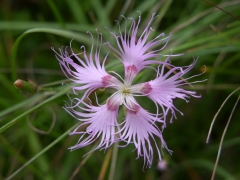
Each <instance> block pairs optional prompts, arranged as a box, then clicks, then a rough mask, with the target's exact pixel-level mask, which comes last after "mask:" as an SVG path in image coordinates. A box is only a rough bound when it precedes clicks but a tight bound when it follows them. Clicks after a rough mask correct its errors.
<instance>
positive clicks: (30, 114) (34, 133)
mask: <svg viewBox="0 0 240 180" xmlns="http://www.w3.org/2000/svg"><path fill="white" fill-rule="evenodd" d="M210 2H211V3H213V4H215V5H217V6H218V7H220V8H222V9H224V10H225V11H227V12H228V13H230V14H231V15H233V16H235V17H238V18H240V11H239V8H240V1H239V0H231V1H229V0H222V1H220V0H211V1H210ZM137 11H140V12H141V14H142V21H141V26H140V30H139V33H141V32H142V30H143V28H144V27H145V25H146V23H147V22H148V21H149V19H150V17H151V15H152V13H153V12H156V13H157V14H158V15H159V16H158V17H157V18H156V19H155V21H154V23H153V24H152V27H153V28H154V29H155V31H154V32H153V34H152V37H155V36H156V35H158V34H160V33H161V32H165V33H166V35H167V34H169V33H170V32H172V33H173V37H172V38H171V40H170V42H169V44H168V46H167V47H166V49H165V50H164V51H163V52H161V53H162V54H164V53H165V54H166V53H167V52H169V50H173V52H174V53H175V54H177V53H184V56H181V57H175V58H172V62H173V64H176V65H180V66H186V65H189V64H191V63H192V62H193V57H194V58H197V57H198V62H197V64H196V66H195V67H194V68H193V70H192V71H191V72H190V73H189V74H188V76H192V75H195V74H200V73H202V72H203V71H204V70H206V72H205V73H204V74H203V75H201V76H199V77H196V78H195V79H194V80H193V81H201V80H204V79H208V80H207V81H204V82H202V83H197V84H195V85H194V86H193V87H186V88H188V89H191V90H195V91H197V93H198V94H201V95H202V98H200V99H196V98H191V99H190V102H189V103H186V102H185V101H182V100H176V101H175V105H176V107H177V108H178V109H180V110H181V111H182V112H183V113H184V116H181V115H180V114H177V117H178V118H177V120H175V121H174V123H172V124H170V123H168V124H167V128H166V129H165V131H164V138H165V140H166V142H167V144H168V147H169V148H170V149H171V150H173V151H174V153H173V154H172V155H169V154H168V153H167V152H166V151H164V152H165V153H164V156H163V159H164V161H165V162H166V165H167V166H166V168H165V169H159V167H158V160H157V158H154V161H153V165H152V167H151V168H149V169H145V170H144V171H143V170H142V166H143V158H140V159H137V160H136V151H133V149H134V147H133V146H131V145H130V146H128V147H126V148H116V147H111V148H109V149H108V150H107V151H106V152H104V151H95V152H93V153H90V154H88V155H87V156H84V157H83V155H85V154H86V153H88V152H89V151H91V149H92V148H93V147H94V145H92V146H88V147H84V148H82V149H78V150H75V151H73V152H70V151H69V150H68V147H70V146H72V145H74V144H75V143H76V142H77V140H78V137H77V136H68V132H69V129H71V128H72V127H73V126H75V125H76V123H78V122H77V120H75V119H74V118H72V117H71V116H70V115H69V114H68V113H67V112H65V111H64V110H63V108H62V106H64V101H68V97H67V96H66V93H71V91H70V88H69V86H68V85H67V84H66V83H65V84H64V85H62V82H66V78H65V77H64V75H63V73H62V72H61V70H60V67H59V64H58V62H57V60H56V58H55V54H54V52H53V51H52V50H51V47H54V48H55V49H58V48H61V47H63V46H64V47H65V46H69V43H70V40H71V39H73V38H74V40H73V44H72V46H73V48H74V51H75V52H81V49H80V46H82V45H85V46H86V48H87V51H88V52H89V51H90V48H91V43H92V42H91V39H90V36H89V34H87V33H86V31H90V32H92V34H93V35H94V36H95V37H96V36H97V33H96V28H97V29H98V31H99V32H102V33H103V37H107V40H109V41H112V40H113V39H111V38H110V35H109V31H108V30H107V29H105V27H108V28H109V29H110V30H112V31H113V30H115V31H117V30H118V27H117V25H116V23H115V21H114V20H119V22H120V24H122V27H123V25H124V23H125V21H124V19H123V18H121V17H120V15H124V16H125V17H133V18H135V19H136V18H137V17H138V15H139V13H138V12H137ZM231 15H229V14H227V13H225V12H223V11H221V10H220V9H218V8H216V7H213V6H212V5H210V4H209V3H206V2H205V1H196V0H182V1H173V0H165V1H164V0H139V1H136V0H135V1H134V0H128V1H124V0H119V1H117V0H82V1H80V0H62V1H56V0H46V1H41V0H18V1H10V0H1V1H0V83H1V88H0V132H1V134H0V179H27V180H32V179H41V180H42V179H47V180H55V179H58V180H65V179H84V180H85V179H99V180H100V179H109V180H110V179H114V180H121V179H146V180H151V179H161V180H166V179H174V180H175V179H176V180H178V179H179V180H182V179H184V180H187V179H192V180H200V179H210V177H211V174H212V172H213V167H214V163H215V160H216V155H217V151H218V147H219V141H220V138H221V135H222V133H223V129H224V127H225V125H226V123H227V120H228V118H229V116H230V114H231V111H232V109H233V106H234V104H235V101H236V100H237V96H238V95H239V92H237V93H235V94H234V95H233V96H232V97H230V99H229V100H228V101H227V103H226V104H225V106H224V107H223V108H222V110H221V111H220V114H219V115H218V117H217V120H216V123H215V125H214V127H213V132H212V135H211V138H210V142H209V143H208V144H206V143H205V141H206V137H207V134H208V130H209V126H210V124H211V121H212V119H213V117H214V115H215V113H216V112H217V111H218V109H219V107H220V106H221V104H222V102H223V101H224V100H225V98H226V97H227V96H228V95H229V94H230V93H231V92H233V90H235V89H237V88H238V87H239V86H240V83H239V80H240V70H239V69H240V68H239V67H240V42H239V40H240V33H239V32H240V22H239V19H236V18H234V17H232V16H231ZM104 40H106V38H105V39H104ZM107 51H108V49H107V48H106V49H104V48H103V50H102V52H101V56H102V57H104V56H105V55H106V52H107ZM204 66H205V68H204ZM107 70H114V71H117V72H118V73H120V74H121V73H122V70H121V66H120V63H119V61H118V60H117V59H116V58H115V57H114V56H113V55H110V56H109V58H108V61H107ZM152 77H154V75H153V74H152V73H151V72H150V71H146V72H143V73H142V74H141V75H140V77H139V78H138V79H137V80H138V81H142V80H143V79H144V78H145V79H151V78H152ZM17 79H22V80H27V79H31V80H32V81H34V82H35V83H36V84H37V85H38V86H39V89H40V91H39V92H37V93H35V94H32V95H29V94H26V93H24V92H20V91H19V90H17V89H16V88H15V87H14V85H13V82H14V81H16V80H17ZM97 93H98V95H99V97H100V99H106V98H107V97H108V96H109V94H108V93H105V92H100V91H99V92H97ZM79 96H81V93H79ZM140 101H141V100H140ZM140 103H143V102H140ZM144 106H145V108H148V109H151V108H152V104H150V103H144ZM239 117H240V111H239V105H238V106H237V107H236V111H235V112H234V114H233V117H232V121H231V123H230V126H229V128H228V131H227V134H226V137H225V140H224V143H223V148H222V153H221V157H220V161H219V165H218V168H217V171H216V179H232V180H234V179H236V180H237V179H240V171H239V170H240V163H239V152H240V145H239V144H240V133H239V132H240V123H239ZM159 146H160V144H159ZM154 157H157V154H155V156H154Z"/></svg>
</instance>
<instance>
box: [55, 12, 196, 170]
mask: <svg viewBox="0 0 240 180" xmlns="http://www.w3.org/2000/svg"><path fill="white" fill-rule="evenodd" d="M154 18H155V14H153V15H152V18H151V19H150V21H149V23H148V24H147V26H146V27H145V29H144V31H143V32H142V34H141V35H140V37H139V38H137V32H138V27H139V23H140V20H141V16H139V19H138V22H137V23H136V21H135V20H134V19H132V18H130V20H131V22H132V24H131V27H130V31H128V30H127V29H126V27H125V32H124V33H123V34H122V33H121V32H120V35H119V36H117V35H116V34H115V33H112V32H111V34H112V35H113V36H114V37H115V40H116V43H117V47H118V49H116V48H114V47H113V46H112V45H110V43H107V44H108V45H109V46H110V48H111V49H112V50H113V51H114V52H115V53H117V55H118V57H119V59H120V61H121V62H122V63H123V65H124V72H125V77H124V78H122V77H121V76H120V75H119V74H117V73H116V72H114V71H112V73H113V74H114V75H110V74H108V73H107V72H106V71H105V68H104V65H105V61H106V59H107V56H105V58H104V60H103V63H100V59H99V53H100V48H101V46H102V43H100V45H99V47H97V48H96V52H95V56H94V57H93V46H94V45H92V48H91V51H90V54H89V56H87V55H86V52H85V48H84V52H83V56H84V60H82V59H81V58H80V57H78V55H79V54H75V53H74V52H73V50H72V48H71V47H70V50H71V53H70V55H69V53H68V52H67V50H66V49H65V50H63V49H60V54H58V53H57V52H56V51H54V52H55V53H56V57H57V59H58V61H59V63H60V66H61V68H62V70H63V72H64V74H65V75H66V77H68V78H69V79H70V80H72V81H73V82H75V83H76V86H73V87H72V89H73V91H74V92H75V91H76V90H85V93H84V95H83V97H81V98H80V99H79V98H73V99H70V103H67V104H66V106H65V107H64V109H65V110H66V111H67V112H68V113H70V114H71V115H72V116H73V117H74V118H76V119H77V120H79V121H82V124H81V125H79V127H77V128H76V129H75V130H74V131H73V132H72V133H70V134H71V135H76V134H80V139H79V141H78V142H77V144H76V145H75V146H73V147H71V148H70V149H72V150H74V149H78V148H81V147H84V146H87V145H89V144H91V143H93V142H95V141H96V140H98V146H97V147H96V148H95V149H107V148H108V147H109V146H111V145H112V144H113V143H115V142H116V141H122V142H123V143H124V145H125V146H127V145H128V144H134V146H135V149H136V151H137V157H141V156H143V158H144V167H150V166H151V165H152V161H153V156H154V151H153V147H152V143H151V141H153V143H154V144H155V146H156V149H157V153H158V159H159V160H161V150H160V148H159V145H158V142H161V148H165V149H166V150H167V151H168V152H169V153H172V151H171V150H169V149H168V147H167V145H166V143H165V141H164V139H163V134H162V132H163V130H164V128H165V127H166V123H167V122H166V118H167V115H168V113H169V112H171V113H172V115H173V116H174V117H175V118H176V115H175V111H179V110H178V109H177V108H176V107H175V106H174V104H173V99H176V98H179V99H183V100H186V101H187V98H189V96H193V97H199V96H196V95H195V94H196V93H195V92H193V91H186V90H184V89H182V88H181V86H182V85H185V84H191V83H189V82H187V80H189V79H190V78H192V77H195V76H192V77H190V78H187V79H183V75H185V74H186V73H187V72H189V71H190V70H191V69H192V68H193V66H194V65H195V63H196V61H194V62H193V64H191V65H190V66H187V67H175V66H173V65H172V64H170V61H169V59H170V57H172V56H174V55H172V54H170V55H165V57H167V58H166V59H165V60H164V61H159V60H156V58H157V57H159V56H161V55H160V54H158V52H159V51H161V50H162V49H163V48H164V47H165V46H166V45H167V43H168V41H169V39H170V37H171V34H170V35H169V36H168V37H166V38H163V39H159V38H160V37H162V36H164V33H162V34H160V35H159V36H157V37H156V38H154V39H153V40H150V41H148V37H149V34H150V32H151V31H152V28H151V27H150V25H151V23H152V21H153V19H154ZM119 29H120V28H119ZM91 36H92V35H91ZM162 43H163V45H162V47H161V48H160V49H157V50H151V48H153V47H154V46H155V45H159V44H160V45H161V44H162ZM175 56H178V55H175ZM152 64H156V65H158V66H159V67H158V70H157V69H154V68H153V67H151V68H153V69H154V70H155V71H154V72H157V73H156V78H155V79H153V80H150V81H148V82H142V83H139V84H135V85H132V83H133V79H134V78H135V77H136V76H137V75H138V73H139V72H140V71H141V70H142V69H144V68H148V67H150V65H152ZM167 65H168V66H169V67H171V69H170V70H168V72H165V69H166V68H165V67H166V66H167ZM115 75H116V76H115ZM119 79H120V80H119ZM99 88H104V89H107V88H113V89H114V90H115V92H114V93H113V94H112V95H111V96H110V97H108V98H107V99H106V103H105V104H103V105H99V104H98V102H97V104H98V105H96V106H94V105H92V104H91V102H90V103H86V102H84V101H83V98H85V97H87V96H88V95H89V94H90V93H91V92H93V91H94V90H96V89H99ZM134 96H146V97H148V98H150V99H151V100H152V101H153V102H154V103H155V105H156V107H157V112H156V113H150V112H149V111H148V110H145V109H144V108H142V107H141V105H140V104H139V103H138V102H137V101H136V99H135V98H134ZM159 106H160V110H159ZM120 107H122V108H123V109H125V110H126V111H125V112H126V116H125V118H124V119H123V120H120V119H118V117H117V116H118V111H119V108H120ZM179 112H180V111H179ZM82 126H87V127H86V130H85V131H80V130H79V129H80V127H81V128H82ZM159 126H161V128H159Z"/></svg>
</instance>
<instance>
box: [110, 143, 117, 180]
mask: <svg viewBox="0 0 240 180" xmlns="http://www.w3.org/2000/svg"><path fill="white" fill-rule="evenodd" d="M117 155H118V142H117V143H115V144H114V145H113V155H112V162H111V167H110V174H109V178H108V180H113V179H114V174H115V168H116V163H117Z"/></svg>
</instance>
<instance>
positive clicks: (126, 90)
mask: <svg viewBox="0 0 240 180" xmlns="http://www.w3.org/2000/svg"><path fill="white" fill-rule="evenodd" d="M122 93H123V95H128V94H130V90H129V89H127V88H124V89H123V90H122Z"/></svg>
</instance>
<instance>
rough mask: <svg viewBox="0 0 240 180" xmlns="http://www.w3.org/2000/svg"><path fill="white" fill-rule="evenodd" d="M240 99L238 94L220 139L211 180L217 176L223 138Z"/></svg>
mask: <svg viewBox="0 0 240 180" xmlns="http://www.w3.org/2000/svg"><path fill="white" fill-rule="evenodd" d="M239 99H240V96H238V99H237V101H236V103H235V105H234V107H233V109H232V112H231V114H230V116H229V118H228V121H227V124H226V126H225V128H224V131H223V134H222V137H221V141H220V144H219V149H218V154H217V159H216V162H215V165H214V169H213V173H212V177H211V180H214V176H215V173H216V169H217V165H218V161H219V158H220V154H221V150H222V144H223V140H224V137H225V134H226V132H227V129H228V126H229V123H230V121H231V119H232V115H233V112H234V111H235V108H236V106H237V104H238V101H239Z"/></svg>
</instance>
